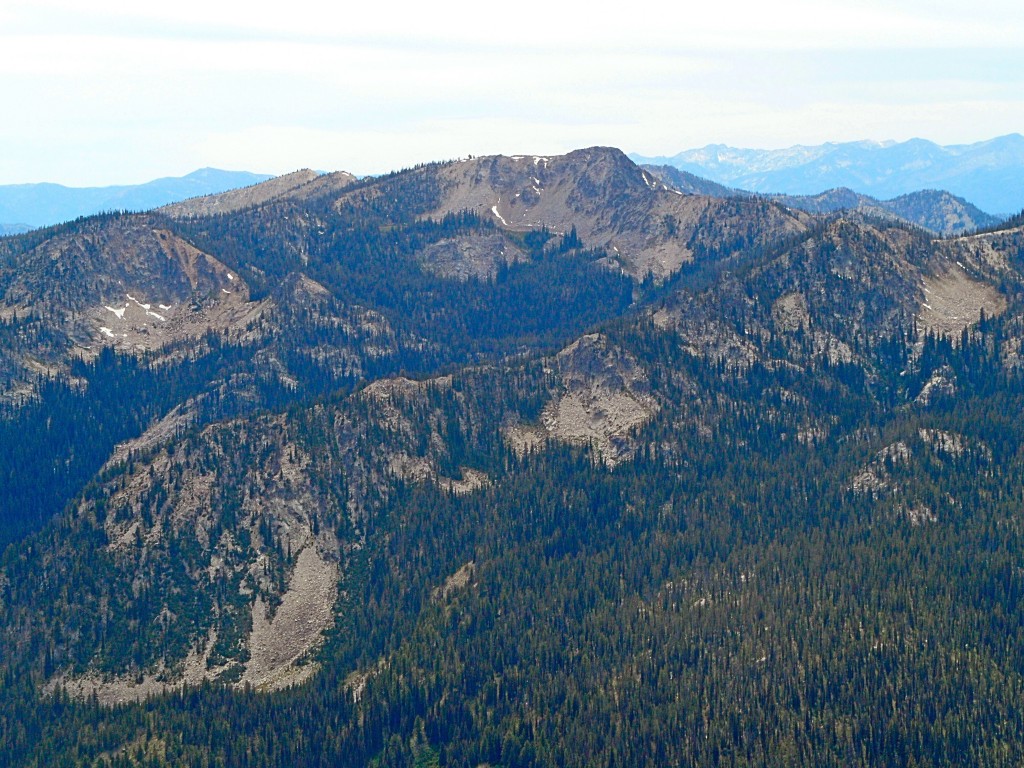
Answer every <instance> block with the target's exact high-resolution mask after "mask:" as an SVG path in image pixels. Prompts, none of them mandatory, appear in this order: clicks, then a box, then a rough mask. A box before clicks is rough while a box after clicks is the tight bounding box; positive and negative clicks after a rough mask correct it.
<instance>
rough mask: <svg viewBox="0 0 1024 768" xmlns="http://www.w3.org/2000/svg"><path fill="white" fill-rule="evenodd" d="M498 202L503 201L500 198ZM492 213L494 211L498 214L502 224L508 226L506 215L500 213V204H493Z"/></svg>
mask: <svg viewBox="0 0 1024 768" xmlns="http://www.w3.org/2000/svg"><path fill="white" fill-rule="evenodd" d="M498 202H499V203H500V202H501V201H500V200H499V201H498ZM491 213H493V214H494V215H495V216H497V217H498V218H499V219H500V220H501V223H502V224H504V225H505V226H506V227H507V226H508V222H507V221H505V217H504V216H502V215H501V214H500V213H498V206H497V205H492V206H491Z"/></svg>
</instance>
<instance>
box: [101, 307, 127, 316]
mask: <svg viewBox="0 0 1024 768" xmlns="http://www.w3.org/2000/svg"><path fill="white" fill-rule="evenodd" d="M103 308H104V309H108V310H110V311H111V312H113V313H114V314H115V315H117V319H118V320H124V311H125V310H126V309H128V305H127V304H125V305H124V306H123V307H121V308H120V309H114V308H113V307H108V306H107V305H106V304H104V305H103Z"/></svg>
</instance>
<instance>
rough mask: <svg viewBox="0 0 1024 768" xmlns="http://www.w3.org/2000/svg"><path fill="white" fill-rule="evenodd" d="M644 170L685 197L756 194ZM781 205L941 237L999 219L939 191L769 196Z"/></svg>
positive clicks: (667, 169)
mask: <svg viewBox="0 0 1024 768" xmlns="http://www.w3.org/2000/svg"><path fill="white" fill-rule="evenodd" d="M644 169H645V170H646V171H648V172H649V173H651V174H653V175H654V176H656V177H657V178H658V179H660V180H661V181H662V182H663V183H665V184H667V185H668V186H670V187H672V188H673V189H676V190H678V191H680V192H683V193H685V194H697V195H711V196H713V197H747V196H750V195H753V194H756V193H753V192H749V191H746V190H741V189H734V188H732V187H726V186H724V185H721V184H717V183H715V182H713V181H708V180H707V179H702V178H700V177H699V176H694V175H693V174H691V173H687V172H686V171H681V170H679V169H678V168H673V167H672V166H670V165H660V166H655V165H649V166H644ZM766 197H768V198H769V199H771V200H774V201H776V202H778V203H781V204H782V205H785V206H788V207H790V208H799V209H800V210H802V211H807V212H809V213H835V212H836V211H859V212H861V213H863V214H866V215H868V216H880V217H882V218H896V219H899V220H902V221H906V222H908V223H911V224H915V225H916V226H919V227H923V228H924V229H927V230H930V231H932V232H935V233H937V234H940V235H961V234H964V233H966V232H973V231H975V230H979V229H986V228H989V227H993V226H995V225H996V224H997V223H999V221H1000V219H999V218H998V217H996V216H991V215H989V214H987V213H985V212H984V211H981V210H979V209H978V208H976V207H975V206H973V205H971V204H970V203H968V202H967V201H966V200H964V199H962V198H959V197H956V196H955V195H951V194H950V193H949V192H943V191H940V190H921V191H917V192H911V193H910V194H907V195H901V196H899V197H897V198H894V199H892V200H876V199H875V198H873V197H870V196H868V195H862V194H859V193H857V192H854V191H853V190H852V189H849V188H846V187H841V188H838V189H830V190H827V191H825V192H821V193H819V194H816V195H785V194H771V195H766Z"/></svg>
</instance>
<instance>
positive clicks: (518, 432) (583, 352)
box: [506, 334, 658, 465]
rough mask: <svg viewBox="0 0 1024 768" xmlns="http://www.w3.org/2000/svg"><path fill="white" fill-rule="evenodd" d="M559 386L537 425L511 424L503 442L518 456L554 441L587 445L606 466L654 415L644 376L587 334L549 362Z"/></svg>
mask: <svg viewBox="0 0 1024 768" xmlns="http://www.w3.org/2000/svg"><path fill="white" fill-rule="evenodd" d="M552 367H553V368H554V369H555V371H557V375H558V380H559V381H560V383H561V388H560V389H559V390H558V391H556V392H555V393H554V397H553V399H552V400H551V402H550V403H549V404H548V405H547V406H546V407H545V408H544V412H543V414H542V415H541V424H540V426H533V427H531V426H524V425H516V426H513V427H510V428H508V429H507V430H506V439H507V440H508V441H509V443H510V444H511V445H512V446H513V447H514V448H515V449H516V450H517V451H520V452H525V451H528V450H533V449H536V448H538V447H541V446H542V445H543V442H544V440H546V439H548V438H554V439H557V440H564V441H566V442H570V443H582V444H587V445H591V446H593V448H594V450H595V451H596V452H597V454H598V455H599V456H600V457H601V458H602V459H603V460H604V462H605V463H607V464H609V465H614V464H616V463H618V462H620V461H622V460H624V459H626V458H627V457H629V456H630V455H632V451H633V449H634V448H635V442H634V441H633V440H632V439H631V432H632V430H634V429H636V428H637V427H639V426H641V425H642V424H644V423H646V422H647V421H648V420H650V418H651V417H652V416H653V415H654V414H655V413H656V412H657V411H658V404H657V401H656V400H655V398H654V397H653V395H652V393H651V391H650V383H649V381H648V378H647V373H646V372H645V371H644V370H643V368H641V367H640V366H639V364H638V363H637V361H636V360H635V359H634V358H633V357H632V356H631V355H629V354H628V353H627V352H625V351H623V350H621V349H618V348H616V347H614V346H613V345H612V344H611V343H609V341H608V339H607V338H606V337H605V336H602V335H600V334H592V335H589V336H584V337H583V338H581V339H579V340H578V341H576V342H574V343H573V344H571V345H570V346H568V347H566V348H565V349H564V350H562V351H561V352H559V353H558V355H556V356H555V358H554V360H553V361H552Z"/></svg>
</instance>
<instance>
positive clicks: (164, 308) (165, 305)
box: [157, 304, 171, 312]
mask: <svg viewBox="0 0 1024 768" xmlns="http://www.w3.org/2000/svg"><path fill="white" fill-rule="evenodd" d="M157 306H158V307H160V309H162V310H164V312H166V311H167V310H168V309H170V308H171V306H170V304H157Z"/></svg>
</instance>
